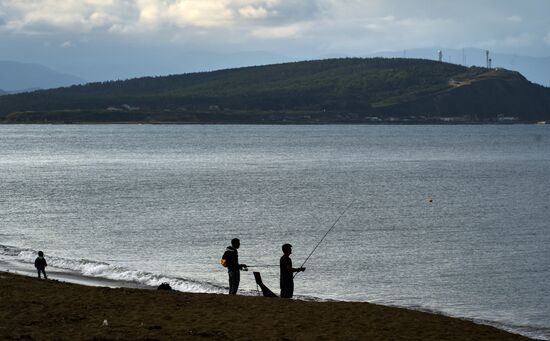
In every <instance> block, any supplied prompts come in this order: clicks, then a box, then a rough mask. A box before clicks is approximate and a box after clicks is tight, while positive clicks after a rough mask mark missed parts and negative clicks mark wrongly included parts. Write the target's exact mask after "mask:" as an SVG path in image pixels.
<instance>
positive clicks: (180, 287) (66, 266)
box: [0, 245, 227, 293]
mask: <svg viewBox="0 0 550 341" xmlns="http://www.w3.org/2000/svg"><path fill="white" fill-rule="evenodd" d="M37 252H38V251H37V250H32V249H21V248H17V247H14V246H9V245H0V257H2V258H3V260H6V261H12V262H19V263H24V264H33V263H34V260H35V258H36V254H37ZM47 260H48V267H49V268H51V269H60V270H65V271H68V272H70V273H73V274H76V275H79V276H83V277H92V278H100V279H106V280H112V281H117V282H126V283H133V284H137V285H142V286H147V287H157V286H159V285H160V284H161V283H164V282H168V283H170V286H171V287H172V289H174V290H177V291H183V292H195V293H224V292H226V291H227V289H226V288H224V287H222V286H219V285H216V284H213V283H208V282H200V281H195V280H192V279H186V278H179V277H172V276H167V275H162V274H155V273H151V272H146V271H138V270H133V269H128V268H125V267H122V266H118V265H112V264H109V263H105V262H99V261H94V260H88V259H70V258H63V257H56V256H52V255H48V258H47ZM121 286H124V285H121Z"/></svg>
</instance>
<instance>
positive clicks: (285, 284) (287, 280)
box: [279, 244, 306, 298]
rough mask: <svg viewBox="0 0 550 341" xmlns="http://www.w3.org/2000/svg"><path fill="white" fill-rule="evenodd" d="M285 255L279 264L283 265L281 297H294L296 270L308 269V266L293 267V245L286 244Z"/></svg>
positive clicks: (284, 246) (284, 247)
mask: <svg viewBox="0 0 550 341" xmlns="http://www.w3.org/2000/svg"><path fill="white" fill-rule="evenodd" d="M282 249H283V256H282V257H281V259H280V261H279V264H280V267H281V298H292V296H293V295H294V275H293V273H294V272H300V271H306V268H304V267H300V268H293V267H292V259H290V254H292V245H290V244H284V245H283V247H282Z"/></svg>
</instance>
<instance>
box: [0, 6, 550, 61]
mask: <svg viewBox="0 0 550 341" xmlns="http://www.w3.org/2000/svg"><path fill="white" fill-rule="evenodd" d="M548 13H550V1H548V0H523V1H506V0H476V1H473V0H462V1H450V0H439V1H432V0H407V1H405V0H401V1H397V0H384V1H380V0H362V1H361V0H63V1H59V0H0V43H1V44H2V50H1V52H0V59H11V60H20V61H33V62H41V63H43V64H46V65H48V64H49V65H54V64H55V65H62V64H64V65H67V66H68V67H69V66H71V65H72V66H74V67H76V65H81V66H82V67H86V66H87V67H88V68H92V67H94V66H93V62H91V61H93V60H97V61H98V63H99V61H103V63H108V60H109V57H111V58H112V59H113V61H116V60H123V59H128V58H135V56H136V53H137V54H138V55H147V56H150V58H154V57H153V55H158V54H160V55H164V56H166V55H173V56H178V55H181V54H182V53H188V52H190V51H211V52H219V53H236V52H243V51H266V52H270V53H274V54H278V55H285V56H289V57H293V58H316V57H318V56H323V55H330V54H342V55H365V54H368V53H372V52H376V51H383V50H404V49H412V48H417V47H449V48H463V47H479V48H484V49H491V50H494V51H497V52H505V53H515V54H522V55H533V56H550V19H549V17H550V15H548ZM150 50H154V52H155V53H152V51H150ZM151 62H153V63H155V62H156V61H155V60H151ZM158 62H159V63H160V62H161V59H159V60H158ZM97 65H99V64H97ZM97 65H96V66H95V67H99V66H97ZM105 65H106V64H105Z"/></svg>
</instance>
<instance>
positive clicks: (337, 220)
mask: <svg viewBox="0 0 550 341" xmlns="http://www.w3.org/2000/svg"><path fill="white" fill-rule="evenodd" d="M354 203H355V202H354V201H352V202H351V203H350V204H349V205H348V206H347V207H346V208H345V209H344V211H342V213H341V214H340V215H339V216H338V219H336V221H335V222H334V224H332V226H331V227H330V228H329V229H328V230H327V232H326V233H325V235H324V236H323V238H321V240H320V241H319V242H318V243H317V245H315V247H314V248H313V251H311V253H310V254H309V255H308V256H307V258H306V260H305V261H304V262H303V263H302V265H301V266H300V267H301V268H303V267H304V265H305V264H306V262H307V261H308V259H309V257H311V255H313V253H314V252H315V250H317V247H319V245H321V243H322V242H323V240H324V239H325V237H326V236H327V235H328V234H329V233H330V231H332V229H333V228H334V226H336V224H338V222H339V221H340V218H342V217H343V216H344V214H345V213H346V211H347V210H348V209H349V208H350V207H351V205H353V204H354ZM298 274H299V272H297V273H295V274H294V277H292V278H295V277H296V275H298Z"/></svg>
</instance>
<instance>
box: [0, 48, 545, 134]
mask: <svg viewBox="0 0 550 341" xmlns="http://www.w3.org/2000/svg"><path fill="white" fill-rule="evenodd" d="M1 117H5V120H6V121H8V122H135V121H141V122H143V121H147V122H193V123H197V122H202V123H209V122H215V123H331V122H340V123H367V122H413V123H415V122H440V121H441V122H499V121H504V122H514V121H519V122H534V121H539V120H550V89H548V88H545V87H542V86H540V85H536V84H533V83H531V82H529V81H527V80H526V79H525V77H523V76H522V75H521V74H519V73H518V72H514V71H508V70H504V69H487V68H479V67H470V68H468V67H464V66H460V65H455V64H449V63H440V62H435V61H430V60H421V59H399V58H392V59H385V58H368V59H364V58H347V59H330V60H319V61H307V62H296V63H285V64H275V65H267V66H257V67H245V68H237V69H229V70H220V71H213V72H201V73H191V74H184V75H174V76H165V77H145V78H137V79H132V80H127V81H112V82H103V83H91V84H86V85H79V86H71V87H67V88H60V89H52V90H44V91H37V92H33V93H25V94H18V95H7V96H2V97H0V118H1Z"/></svg>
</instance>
